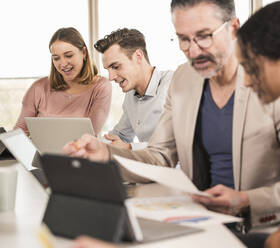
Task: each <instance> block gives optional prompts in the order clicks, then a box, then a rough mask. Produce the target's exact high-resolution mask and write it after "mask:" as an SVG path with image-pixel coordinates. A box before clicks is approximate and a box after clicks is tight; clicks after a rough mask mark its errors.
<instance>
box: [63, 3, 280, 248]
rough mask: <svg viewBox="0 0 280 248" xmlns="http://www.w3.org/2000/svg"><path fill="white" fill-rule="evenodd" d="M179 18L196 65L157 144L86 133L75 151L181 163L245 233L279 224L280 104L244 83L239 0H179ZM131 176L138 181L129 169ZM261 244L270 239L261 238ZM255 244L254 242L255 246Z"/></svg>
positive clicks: (179, 86) (176, 88)
mask: <svg viewBox="0 0 280 248" xmlns="http://www.w3.org/2000/svg"><path fill="white" fill-rule="evenodd" d="M171 7H172V20H173V24H174V27H175V30H176V34H177V36H178V39H179V45H180V49H181V50H182V51H183V52H184V54H185V55H186V57H187V58H188V60H189V63H186V64H183V65H181V66H179V67H178V69H177V70H176V72H175V73H174V76H173V79H172V83H171V85H170V88H169V90H168V94H167V99H166V104H165V108H164V112H163V114H162V116H161V119H160V121H159V124H158V126H157V128H156V129H155V132H154V133H153V135H152V137H151V139H150V141H149V145H148V147H147V148H146V149H143V150H140V151H127V150H123V149H117V148H115V147H112V146H110V145H106V144H104V143H102V142H99V141H98V140H97V139H95V138H94V137H92V136H89V135H84V136H83V137H82V138H81V139H79V140H78V143H79V148H80V149H79V150H77V149H76V148H75V144H68V145H67V146H65V152H66V153H68V154H72V155H76V156H83V157H87V158H89V159H98V160H108V159H113V155H114V154H118V155H121V156H124V157H127V158H131V159H135V160H139V161H143V162H146V163H151V164H157V165H162V166H169V167H174V166H175V165H176V163H177V162H178V161H180V165H181V168H182V170H183V171H184V172H185V174H186V175H187V176H188V177H189V178H190V179H191V180H192V181H193V182H194V184H195V185H196V186H197V187H198V188H199V189H200V190H206V189H207V190H206V192H208V193H209V194H210V195H211V196H212V197H201V196H193V199H194V200H196V201H198V202H200V203H202V204H204V205H205V206H206V207H207V208H209V209H211V210H214V211H218V212H222V213H226V214H232V215H241V216H243V217H244V218H245V223H244V225H242V226H241V228H242V230H243V231H246V230H248V229H249V228H250V227H256V226H267V225H270V224H274V223H276V222H279V220H280V208H279V199H278V196H277V195H276V193H272V192H277V182H278V180H279V178H280V167H279V163H280V145H279V128H280V112H279V110H280V106H279V102H275V103H272V104H271V105H270V106H268V107H267V108H266V110H267V111H268V113H269V114H270V115H272V116H273V118H270V117H269V115H268V114H267V113H266V112H265V111H264V108H263V105H262V103H261V102H260V100H259V99H258V97H257V95H256V94H254V92H252V91H251V90H250V89H248V88H246V87H244V72H243V69H242V67H241V66H239V63H238V60H237V58H236V56H235V53H234V48H235V41H236V32H237V30H238V28H239V20H238V19H237V18H236V17H235V10H234V1H233V0H227V1H226V0H220V1H218V0H196V1H194V0H172V3H171ZM123 177H124V178H126V179H128V180H137V179H139V178H136V177H135V176H133V175H130V174H128V173H126V172H125V171H124V172H123ZM255 244H257V245H259V246H261V245H262V241H257V240H255ZM250 246H251V244H250Z"/></svg>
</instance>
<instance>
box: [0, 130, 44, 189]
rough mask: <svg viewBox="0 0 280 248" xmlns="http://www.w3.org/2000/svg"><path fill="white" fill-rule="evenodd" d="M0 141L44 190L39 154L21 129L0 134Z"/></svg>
mask: <svg viewBox="0 0 280 248" xmlns="http://www.w3.org/2000/svg"><path fill="white" fill-rule="evenodd" d="M0 141H1V142H2V143H3V144H4V145H5V147H6V148H7V149H8V150H9V152H10V153H11V154H12V155H13V156H14V157H15V159H16V160H17V161H18V162H19V163H20V164H21V165H22V166H23V167H24V168H25V169H26V170H27V171H29V172H30V173H31V174H32V175H33V176H34V177H35V178H36V180H37V181H38V182H39V183H40V184H41V185H42V186H43V187H44V188H46V186H47V185H48V182H47V179H46V177H45V174H44V172H43V170H42V169H41V168H40V167H41V164H40V161H39V157H40V154H39V152H38V151H37V149H36V147H35V146H34V145H33V144H32V142H31V140H30V139H29V138H28V137H27V136H26V135H25V133H24V132H23V131H22V130H21V129H16V130H14V131H10V132H6V133H1V134H0ZM35 166H36V167H35ZM38 167H39V168H38Z"/></svg>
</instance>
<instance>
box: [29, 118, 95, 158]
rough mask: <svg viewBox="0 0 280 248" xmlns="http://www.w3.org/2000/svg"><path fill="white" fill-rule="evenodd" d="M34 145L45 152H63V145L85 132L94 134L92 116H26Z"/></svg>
mask: <svg viewBox="0 0 280 248" xmlns="http://www.w3.org/2000/svg"><path fill="white" fill-rule="evenodd" d="M24 120H25V121H26V125H27V127H28V130H29V132H30V136H31V139H32V141H33V143H34V145H35V146H36V147H37V148H38V149H39V150H40V152H44V153H46V152H47V153H60V154H62V153H63V152H62V148H63V146H64V145H65V144H66V143H68V142H70V141H72V140H75V139H78V138H80V137H81V136H82V135H83V134H85V133H89V134H91V135H94V130H93V127H92V123H91V120H90V118H64V117H63V118H62V117H59V118H58V117H25V118H24Z"/></svg>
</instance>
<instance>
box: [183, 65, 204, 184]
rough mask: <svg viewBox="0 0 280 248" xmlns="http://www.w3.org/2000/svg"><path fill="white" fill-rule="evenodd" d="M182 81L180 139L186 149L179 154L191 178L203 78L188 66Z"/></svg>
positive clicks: (184, 168)
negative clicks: (182, 101) (182, 98)
mask: <svg viewBox="0 0 280 248" xmlns="http://www.w3.org/2000/svg"><path fill="white" fill-rule="evenodd" d="M182 79H184V82H183V81H182V82H180V83H181V84H184V85H185V90H184V93H183V94H184V95H185V96H184V104H183V105H184V106H183V112H182V119H181V124H180V126H181V125H184V126H183V128H182V130H184V132H183V135H182V139H184V140H183V142H184V144H185V148H186V150H185V151H184V152H183V154H181V155H182V156H183V158H182V161H186V165H187V166H183V167H182V169H183V170H188V171H185V173H187V175H189V177H190V178H191V179H192V177H193V166H194V165H193V141H194V133H195V128H196V121H197V116H198V111H199V106H200V100H201V95H202V91H203V85H204V79H203V78H202V77H201V76H200V74H198V73H197V72H196V71H195V70H194V69H193V68H192V67H190V66H188V69H187V70H186V71H185V73H184V76H183V77H182Z"/></svg>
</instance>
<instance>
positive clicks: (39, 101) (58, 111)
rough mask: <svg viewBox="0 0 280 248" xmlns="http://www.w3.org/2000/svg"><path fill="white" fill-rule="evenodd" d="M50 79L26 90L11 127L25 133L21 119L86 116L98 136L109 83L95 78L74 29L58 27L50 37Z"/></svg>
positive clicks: (107, 103) (105, 112)
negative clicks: (17, 115)
mask: <svg viewBox="0 0 280 248" xmlns="http://www.w3.org/2000/svg"><path fill="white" fill-rule="evenodd" d="M49 49H50V52H51V56H52V63H51V72H50V75H49V77H48V78H47V77H45V78H41V79H39V80H38V81H36V82H35V83H34V84H33V85H32V86H31V87H30V88H29V90H28V91H27V93H26V95H25V97H24V98H23V102H22V111H21V114H20V116H19V119H18V121H17V123H16V125H15V127H14V128H22V129H23V130H24V131H25V133H26V134H28V129H27V127H26V124H25V121H24V117H27V116H28V117H37V116H38V117H89V118H90V119H91V121H92V125H93V128H94V131H95V134H96V135H97V134H98V133H99V132H100V130H101V129H102V127H103V125H104V123H105V121H106V118H107V116H108V113H109V109H110V104H111V93H112V92H111V91H112V89H111V83H110V82H109V81H108V79H106V78H104V77H101V76H98V74H97V73H98V71H97V68H96V66H95V65H93V64H92V62H91V59H90V56H89V55H88V49H87V47H86V44H85V42H84V40H83V38H82V36H81V34H80V33H79V32H78V31H77V30H76V29H75V28H71V27H70V28H61V29H59V30H57V31H56V32H55V33H54V35H53V36H52V38H51V40H50V43H49Z"/></svg>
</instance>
